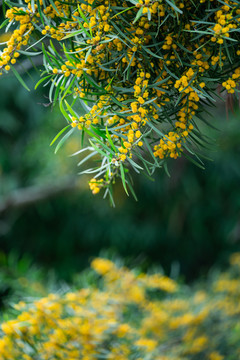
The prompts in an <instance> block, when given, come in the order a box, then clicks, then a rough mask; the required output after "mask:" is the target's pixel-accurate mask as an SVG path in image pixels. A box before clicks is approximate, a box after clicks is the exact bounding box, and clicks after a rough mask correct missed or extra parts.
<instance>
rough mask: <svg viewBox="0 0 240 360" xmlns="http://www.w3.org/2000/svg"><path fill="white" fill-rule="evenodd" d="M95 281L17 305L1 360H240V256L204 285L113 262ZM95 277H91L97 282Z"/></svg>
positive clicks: (99, 264) (2, 341) (99, 262)
mask: <svg viewBox="0 0 240 360" xmlns="http://www.w3.org/2000/svg"><path fill="white" fill-rule="evenodd" d="M92 268H93V269H94V271H95V283H94V285H93V284H92V285H90V284H88V283H86V277H85V278H84V279H85V280H84V281H83V283H84V284H85V286H84V287H83V288H82V289H80V290H77V291H72V292H67V293H65V294H60V293H58V294H50V295H48V296H47V297H44V298H40V299H37V300H35V301H33V302H23V301H22V302H20V303H19V304H17V305H15V309H16V311H18V315H17V316H16V317H15V318H14V319H11V320H8V321H6V322H4V323H2V325H1V336H0V360H13V359H14V360H22V359H24V360H36V359H37V360H50V359H56V360H57V359H58V360H64V359H66V360H79V359H83V360H91V359H92V360H93V359H114V360H126V359H131V360H198V359H208V360H223V359H226V360H236V359H239V357H240V345H239V344H240V305H239V304H240V301H239V300H240V254H239V253H238V254H234V255H233V256H232V257H231V268H230V270H229V271H228V272H225V273H222V274H218V275H216V274H215V276H214V278H209V280H208V281H207V282H206V283H205V285H204V286H203V285H201V286H198V287H197V288H194V287H193V288H190V287H187V286H185V285H179V284H177V283H176V282H175V281H173V280H172V279H170V278H168V277H167V276H164V275H162V274H161V273H153V274H144V273H141V272H139V271H134V270H129V269H127V268H125V267H123V266H116V264H114V263H113V262H111V261H110V260H106V259H100V258H96V259H95V260H94V261H93V262H92ZM91 279H92V278H91Z"/></svg>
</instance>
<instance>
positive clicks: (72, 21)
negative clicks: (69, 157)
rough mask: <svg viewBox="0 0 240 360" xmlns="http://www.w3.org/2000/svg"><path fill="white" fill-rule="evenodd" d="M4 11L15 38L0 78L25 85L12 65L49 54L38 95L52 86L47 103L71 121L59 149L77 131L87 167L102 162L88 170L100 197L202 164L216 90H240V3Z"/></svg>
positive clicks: (92, 2)
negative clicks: (183, 161) (162, 171)
mask: <svg viewBox="0 0 240 360" xmlns="http://www.w3.org/2000/svg"><path fill="white" fill-rule="evenodd" d="M5 2H6V4H9V7H10V8H9V9H8V10H7V11H6V23H9V25H11V26H12V27H13V29H14V30H13V31H12V33H11V36H10V38H9V39H8V41H7V42H6V45H5V47H4V48H3V49H2V51H1V54H0V73H5V72H8V71H9V70H11V69H12V70H13V71H14V73H15V74H16V75H17V77H18V78H19V80H20V81H21V82H22V83H23V84H24V82H23V80H22V79H21V78H20V75H19V74H18V73H17V71H16V68H15V67H14V66H13V65H14V64H15V63H16V61H17V60H18V58H19V56H20V55H21V56H20V58H21V57H22V56H30V57H31V56H34V55H39V54H42V57H43V64H44V67H45V70H44V71H42V72H41V79H40V81H39V82H38V84H37V86H38V85H39V84H40V83H46V84H49V87H50V91H49V100H50V103H53V104H54V105H55V104H56V103H59V106H60V109H61V111H62V114H63V115H64V117H65V118H66V121H67V122H68V125H67V126H66V127H65V128H64V129H63V130H62V131H61V132H60V133H59V134H58V135H57V136H56V138H55V139H54V141H56V140H57V139H59V136H63V133H64V132H66V133H65V135H64V136H63V137H62V139H61V140H60V143H59V145H58V147H57V148H59V147H60V145H61V144H62V143H63V142H64V141H65V140H66V139H67V138H68V137H69V136H70V135H71V133H72V132H74V131H77V132H78V131H79V136H80V137H81V138H82V149H81V150H79V152H77V154H80V153H85V151H86V152H87V155H86V157H85V158H84V159H83V160H82V161H81V164H83V162H84V161H85V160H89V159H92V160H93V159H95V158H96V157H97V164H96V166H95V167H93V168H92V169H88V170H86V172H87V173H89V174H94V175H93V176H94V177H93V179H92V180H90V189H91V190H92V192H93V193H94V194H96V193H98V192H99V191H100V190H101V189H102V188H103V189H105V195H110V198H112V184H113V183H114V182H115V179H116V178H117V177H121V179H122V182H123V186H124V189H125V191H126V192H127V193H128V191H129V190H130V191H131V192H132V193H133V194H134V191H133V188H132V180H131V176H130V170H135V171H136V172H137V173H140V172H146V173H147V174H148V175H150V176H151V175H152V174H153V172H154V170H155V169H156V168H161V167H163V166H164V168H166V159H167V158H169V157H170V158H173V159H176V158H178V157H180V156H186V157H189V154H190V157H194V156H195V158H196V159H197V161H199V162H200V165H201V160H200V159H199V155H200V156H201V145H202V144H203V142H204V137H202V136H201V132H200V131H199V128H198V123H199V121H201V120H203V121H205V119H204V109H205V107H206V106H207V105H211V104H212V103H213V102H214V101H215V99H214V93H215V91H216V88H217V86H218V87H219V85H220V86H222V90H223V89H225V90H226V91H227V92H228V93H230V94H233V93H234V92H238V91H239V90H238V85H239V82H240V61H239V55H240V43H239V39H240V37H239V20H240V5H239V2H238V1H236V0H225V1H221V0H201V1H196V0H185V1H182V0H175V1H173V0H126V1H122V0H104V1H101V0H89V1H84V0H77V1H76V0H73V1H72V0H71V1H70V0H66V1H58V0H56V1H54V0H23V1H20V0H19V1H18V2H16V4H15V6H13V3H12V2H9V3H8V1H5ZM4 25H5V23H4ZM8 28H9V26H7V29H8ZM24 85H25V84H24ZM25 86H26V85H25ZM84 135H85V136H84ZM54 141H53V142H54ZM199 146H200V149H199Z"/></svg>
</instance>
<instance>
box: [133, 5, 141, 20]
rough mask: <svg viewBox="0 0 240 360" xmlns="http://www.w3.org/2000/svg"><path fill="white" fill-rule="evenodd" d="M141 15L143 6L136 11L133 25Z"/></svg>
mask: <svg viewBox="0 0 240 360" xmlns="http://www.w3.org/2000/svg"><path fill="white" fill-rule="evenodd" d="M142 13H143V6H141V7H140V9H139V10H138V12H137V15H136V17H135V19H134V20H133V24H135V22H136V21H138V19H139V18H140V17H141V16H142Z"/></svg>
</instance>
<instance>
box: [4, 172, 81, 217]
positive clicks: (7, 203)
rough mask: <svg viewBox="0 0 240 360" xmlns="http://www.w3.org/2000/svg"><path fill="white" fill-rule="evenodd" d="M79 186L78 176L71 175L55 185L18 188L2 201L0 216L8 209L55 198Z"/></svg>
mask: <svg viewBox="0 0 240 360" xmlns="http://www.w3.org/2000/svg"><path fill="white" fill-rule="evenodd" d="M77 188H78V178H77V177H70V178H65V179H63V180H62V181H61V182H58V183H57V184H53V185H52V184H51V185H44V186H31V187H28V188H25V189H19V190H16V191H14V192H13V193H12V194H10V195H9V196H8V197H7V198H6V199H4V200H3V201H2V202H0V216H1V215H4V214H5V213H6V212H8V211H11V210H15V209H19V208H24V207H28V206H31V205H34V204H36V203H38V202H40V201H44V200H48V199H50V198H53V197H55V196H57V195H59V194H62V193H65V192H69V191H74V190H76V189H77Z"/></svg>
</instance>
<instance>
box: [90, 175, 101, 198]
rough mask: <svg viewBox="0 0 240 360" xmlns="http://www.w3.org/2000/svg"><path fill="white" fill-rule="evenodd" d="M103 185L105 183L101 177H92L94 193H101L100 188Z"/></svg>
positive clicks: (91, 182) (91, 188)
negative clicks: (98, 178)
mask: <svg viewBox="0 0 240 360" xmlns="http://www.w3.org/2000/svg"><path fill="white" fill-rule="evenodd" d="M102 185H103V179H100V180H96V179H91V180H90V181H89V187H90V190H91V191H92V193H93V194H94V195H95V194H97V193H99V191H100V188H101V187H102Z"/></svg>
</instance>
